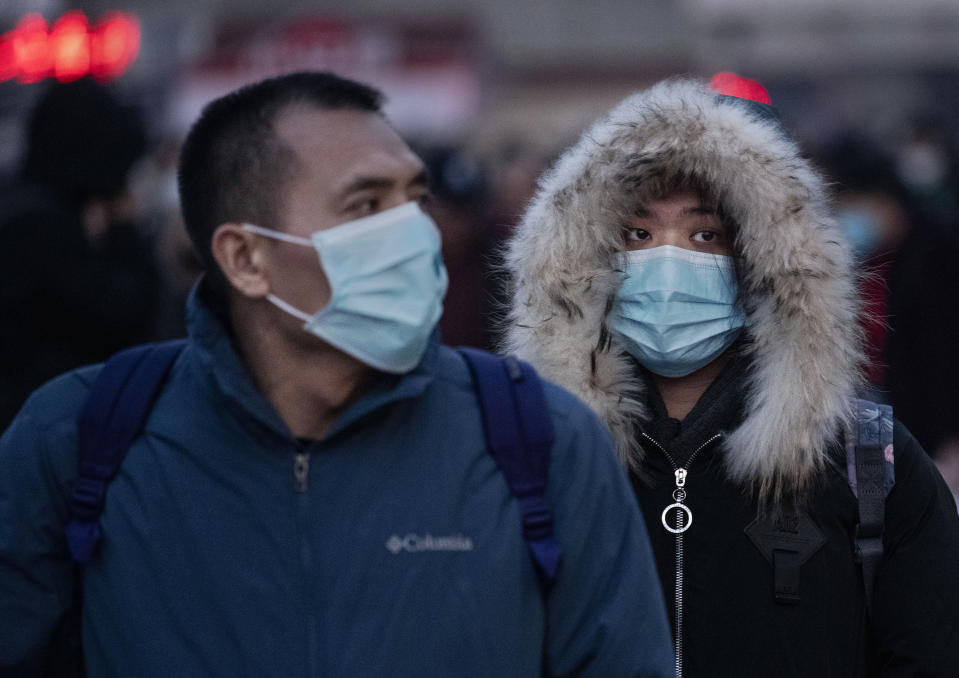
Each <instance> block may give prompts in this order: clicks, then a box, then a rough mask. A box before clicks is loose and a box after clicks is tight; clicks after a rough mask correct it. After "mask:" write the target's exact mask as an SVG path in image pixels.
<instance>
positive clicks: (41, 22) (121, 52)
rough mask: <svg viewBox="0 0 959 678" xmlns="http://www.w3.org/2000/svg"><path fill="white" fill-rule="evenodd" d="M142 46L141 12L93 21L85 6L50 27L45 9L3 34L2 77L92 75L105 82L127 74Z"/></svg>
mask: <svg viewBox="0 0 959 678" xmlns="http://www.w3.org/2000/svg"><path fill="white" fill-rule="evenodd" d="M139 51H140V24H139V22H137V20H136V17H134V16H133V15H131V14H126V13H122V12H113V13H111V14H107V15H105V16H104V17H102V18H101V19H100V21H99V22H98V23H97V24H96V25H95V26H92V27H91V26H90V24H89V22H88V21H87V17H86V16H85V15H84V14H83V13H82V12H79V11H76V10H74V11H70V12H67V13H66V14H64V15H63V16H61V17H60V18H59V19H58V20H57V22H56V23H55V24H54V25H53V28H52V29H49V30H48V29H47V22H46V20H45V19H44V18H43V17H42V16H40V15H39V14H28V15H27V16H25V17H23V18H22V19H21V20H20V23H18V24H17V26H16V28H14V29H13V30H12V31H8V32H7V33H5V34H3V35H2V36H0V81H5V80H12V79H14V78H16V79H17V81H18V82H21V83H31V82H38V81H39V80H43V79H44V78H48V77H55V78H56V79H57V80H59V81H60V82H69V81H70V80H78V79H79V78H82V77H84V76H86V75H92V76H93V77H94V78H96V79H97V80H99V81H101V82H107V81H109V80H114V79H116V78H117V77H119V76H120V75H122V74H123V73H124V72H125V71H126V70H127V69H128V68H129V67H130V65H131V64H132V63H133V62H134V61H135V60H136V58H137V54H138V53H139Z"/></svg>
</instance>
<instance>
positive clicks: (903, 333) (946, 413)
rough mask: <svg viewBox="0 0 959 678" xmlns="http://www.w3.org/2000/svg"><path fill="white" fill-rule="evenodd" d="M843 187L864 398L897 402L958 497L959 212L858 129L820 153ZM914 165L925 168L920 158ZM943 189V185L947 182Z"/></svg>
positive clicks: (840, 197) (842, 215)
mask: <svg viewBox="0 0 959 678" xmlns="http://www.w3.org/2000/svg"><path fill="white" fill-rule="evenodd" d="M820 162H821V163H822V164H823V166H824V169H825V171H826V172H827V174H828V175H829V176H830V178H831V179H834V180H835V181H836V184H837V189H838V190H837V193H836V218H837V220H838V221H839V225H840V227H841V228H842V230H843V232H844V234H845V235H846V237H847V239H848V240H849V242H850V244H851V245H852V247H853V252H854V254H855V256H856V259H857V261H858V263H859V265H860V266H861V267H862V269H863V271H864V274H865V275H864V276H863V281H862V283H861V287H862V298H863V302H864V308H865V313H863V316H862V324H863V330H864V331H865V350H866V357H867V359H868V365H867V368H866V369H867V371H866V378H867V382H868V384H867V387H868V388H867V391H866V397H869V398H871V399H873V400H881V401H883V402H888V403H891V404H892V405H893V407H894V409H895V412H896V416H897V418H898V419H899V420H900V421H902V423H903V424H905V425H906V426H907V427H908V428H909V431H910V432H911V433H912V434H913V435H914V436H915V437H916V439H917V440H918V441H919V442H920V444H921V445H922V447H923V449H925V450H926V451H928V452H929V454H930V455H931V456H932V458H933V460H934V461H935V462H936V464H937V466H938V467H939V470H940V471H941V472H942V474H943V477H944V478H945V480H946V483H947V484H948V485H949V486H950V488H951V489H952V491H953V495H955V496H957V497H959V422H957V420H956V418H955V416H954V414H953V413H954V412H955V411H956V409H957V408H959V361H957V360H956V359H955V351H956V346H957V345H959V316H957V315H956V314H955V313H952V312H950V309H951V308H952V307H953V306H954V305H955V300H956V298H959V270H957V269H956V266H955V262H956V261H957V260H959V214H955V215H954V217H953V219H954V223H955V224H956V225H957V227H956V228H955V229H954V231H955V232H953V233H951V232H950V229H949V228H948V227H946V226H945V224H943V223H942V219H943V218H945V216H946V214H948V210H947V209H946V205H947V202H948V201H946V200H945V199H942V200H939V201H937V202H936V203H935V204H934V205H930V204H929V202H928V200H926V199H924V198H923V197H922V196H921V195H920V194H917V193H916V192H915V191H914V190H912V189H910V188H908V187H906V186H904V185H903V182H902V181H901V180H900V177H899V176H897V173H896V170H895V165H894V162H893V160H892V159H891V158H890V157H887V156H886V154H885V153H883V152H882V151H881V150H880V149H878V148H877V147H875V146H874V145H872V144H870V143H869V142H867V141H866V140H864V139H861V138H858V137H856V136H854V135H850V136H846V137H844V138H841V139H838V140H836V141H835V142H834V143H832V144H831V145H829V146H828V147H827V148H826V149H825V151H824V153H823V154H822V156H821V158H820ZM917 165H920V166H925V165H922V164H921V163H919V162H918V161H917ZM943 190H944V188H943Z"/></svg>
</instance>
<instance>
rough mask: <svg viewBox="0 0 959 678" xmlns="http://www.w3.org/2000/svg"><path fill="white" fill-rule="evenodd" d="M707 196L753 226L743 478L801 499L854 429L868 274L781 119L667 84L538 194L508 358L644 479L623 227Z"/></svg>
mask: <svg viewBox="0 0 959 678" xmlns="http://www.w3.org/2000/svg"><path fill="white" fill-rule="evenodd" d="M676 178H685V179H691V180H693V181H695V182H697V184H698V185H701V186H704V187H706V189H707V190H708V191H710V192H711V193H712V194H713V197H714V198H715V199H717V200H718V201H719V203H720V204H722V206H723V208H724V210H725V211H726V213H727V214H728V215H729V216H730V217H731V218H732V219H733V220H734V221H735V223H736V224H737V226H738V231H737V234H736V239H735V243H734V250H735V252H736V254H737V256H738V257H739V259H740V268H741V273H742V288H741V290H740V295H741V297H740V298H741V301H742V303H743V306H744V308H745V310H746V313H747V324H746V332H747V334H748V335H749V337H750V338H751V342H749V346H750V349H749V350H750V353H751V355H750V358H751V370H750V375H749V378H748V390H747V395H746V417H745V420H744V423H743V424H742V425H741V426H740V427H739V428H737V429H736V430H734V431H732V432H731V433H730V434H729V435H728V437H727V439H726V441H725V445H726V449H727V452H728V454H727V457H726V459H727V471H728V473H729V475H730V477H731V478H733V479H735V480H737V481H740V482H741V483H743V484H744V485H746V486H748V487H750V488H752V489H755V490H757V491H758V492H759V494H760V495H761V496H763V497H765V498H772V499H778V498H779V496H780V494H781V493H782V492H783V491H795V492H801V491H802V490H803V489H804V488H805V486H806V485H807V484H808V482H809V481H810V479H811V477H812V476H813V475H814V474H815V473H816V472H817V471H818V470H819V469H821V468H822V467H823V466H824V464H825V463H826V457H827V448H828V446H829V444H830V443H831V441H832V440H833V438H834V436H835V434H836V432H837V431H839V430H842V429H841V426H843V425H844V424H845V422H846V421H847V420H848V417H849V402H850V399H851V398H852V397H853V395H854V393H855V390H856V387H857V386H858V385H859V383H860V374H861V364H862V351H861V348H860V344H861V340H860V336H859V330H858V322H857V315H858V310H859V304H858V299H857V294H856V281H855V276H854V273H853V270H854V267H853V265H852V260H851V257H850V253H849V251H848V248H847V246H846V245H845V240H844V238H842V237H841V235H840V232H839V230H838V228H837V226H836V224H835V222H834V221H833V219H832V218H831V216H830V214H829V210H828V205H827V194H826V190H825V187H824V185H823V182H822V180H821V179H820V178H819V176H818V175H817V174H816V172H815V171H814V170H813V169H812V168H811V166H810V165H809V164H808V163H807V162H806V161H805V160H804V159H803V158H801V157H800V155H799V151H798V149H797V148H796V146H795V144H794V143H793V142H792V141H791V140H789V139H788V138H787V137H786V136H785V135H784V134H783V132H782V130H781V129H780V128H779V127H778V126H777V125H776V123H775V122H773V121H768V120H761V119H759V118H758V117H756V116H755V115H754V114H752V113H751V112H750V111H749V109H748V107H747V106H745V105H740V104H739V103H736V102H729V101H719V100H717V98H716V96H715V94H714V93H713V92H710V91H709V90H708V89H707V88H706V87H705V85H703V84H702V83H699V82H694V81H688V80H674V81H666V82H663V83H660V84H658V85H656V86H654V87H653V88H651V89H649V90H647V91H645V92H642V93H639V94H636V95H633V96H631V97H629V98H628V99H626V100H625V101H623V102H622V103H621V104H620V105H619V106H618V107H617V108H615V109H614V110H613V111H612V112H611V113H610V114H609V115H608V116H607V117H606V118H605V119H603V120H601V121H599V122H598V123H596V124H595V125H594V126H593V127H592V129H590V130H589V131H588V132H586V133H585V134H584V135H583V137H582V138H581V139H580V141H579V142H578V143H577V144H576V145H575V146H574V147H573V148H571V149H570V150H569V151H567V152H566V153H565V154H564V155H563V157H562V158H560V160H559V161H558V162H557V164H556V165H555V166H554V167H553V168H552V169H551V170H550V171H549V172H547V173H546V174H545V175H544V176H543V177H542V178H541V179H540V183H539V189H538V192H537V194H536V196H535V197H534V199H533V201H532V203H531V205H530V207H529V209H528V211H527V213H526V215H525V216H524V218H523V220H522V222H521V223H520V224H519V226H518V227H517V230H516V232H515V234H514V236H513V238H512V239H511V241H510V242H509V243H508V245H507V249H506V257H505V263H506V267H507V268H508V269H509V271H510V274H511V285H512V290H511V291H512V299H513V301H512V304H513V305H512V307H511V309H510V314H509V318H508V324H509V327H508V330H507V333H506V336H505V342H504V347H503V348H504V349H505V350H507V351H510V352H513V353H516V354H517V355H518V356H519V357H521V358H523V359H524V360H528V361H529V362H531V363H532V364H533V365H535V366H536V368H537V369H538V370H539V371H540V372H541V373H542V374H543V375H544V376H545V377H547V378H549V379H551V380H553V381H555V382H556V383H558V384H560V385H561V386H563V387H565V388H567V389H568V390H570V391H572V392H573V393H575V394H577V395H578V396H579V397H580V398H581V399H583V400H584V401H585V402H586V403H587V404H588V405H589V406H590V407H591V408H592V409H593V410H594V411H595V412H596V413H597V414H598V415H599V416H600V417H601V418H602V419H603V420H605V422H606V423H607V425H608V426H609V427H610V429H611V430H612V432H613V434H614V437H615V439H616V442H617V446H618V448H619V452H620V456H621V458H622V460H623V461H624V462H625V463H626V464H628V465H629V466H631V467H632V468H633V469H634V470H639V468H640V464H641V462H642V458H643V450H642V448H641V446H640V444H639V441H638V435H637V434H638V431H637V427H638V425H639V423H640V421H641V420H642V419H643V418H644V416H645V412H644V406H643V404H642V403H641V401H640V399H639V396H640V394H641V392H642V389H643V384H642V382H641V381H640V380H639V379H638V378H637V377H636V375H635V370H634V369H633V366H632V359H631V358H630V357H629V356H628V355H627V354H626V353H625V351H624V350H623V348H622V347H621V346H620V345H619V342H618V340H617V339H616V338H615V337H614V336H612V335H611V334H610V332H609V330H608V329H607V324H606V320H607V316H608V314H609V312H610V310H611V308H612V301H613V298H614V295H615V293H616V290H617V288H618V286H619V284H620V281H621V275H622V274H621V271H620V270H619V266H618V262H619V260H620V251H621V249H622V225H623V224H624V223H626V222H627V220H628V216H629V215H630V214H632V211H633V209H634V208H635V205H636V204H637V203H638V202H640V201H642V200H643V199H644V196H651V195H657V194H658V192H659V191H660V190H661V189H662V187H663V186H664V185H667V183H668V182H670V181H671V180H673V179H676Z"/></svg>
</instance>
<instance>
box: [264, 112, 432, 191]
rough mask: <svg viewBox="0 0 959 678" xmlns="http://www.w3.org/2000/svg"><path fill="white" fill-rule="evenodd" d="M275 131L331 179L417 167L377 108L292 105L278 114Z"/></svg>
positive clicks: (342, 181)
mask: <svg viewBox="0 0 959 678" xmlns="http://www.w3.org/2000/svg"><path fill="white" fill-rule="evenodd" d="M276 133H277V135H278V136H279V137H280V138H281V139H282V140H283V142H284V143H285V144H286V145H287V146H288V147H289V148H291V149H292V150H293V151H294V152H295V153H296V155H297V157H298V159H299V161H300V163H301V164H302V165H304V166H306V167H308V168H310V169H311V170H312V171H314V172H316V173H319V174H324V175H327V177H326V178H327V179H328V180H329V182H330V184H336V185H340V184H346V183H348V182H349V181H351V180H352V178H353V177H355V176H359V175H375V174H379V173H386V174H391V173H394V172H397V171H403V172H413V173H416V172H418V171H419V169H420V168H421V166H422V163H421V162H420V160H419V158H417V157H416V155H415V154H414V153H413V152H412V151H411V150H410V148H409V146H408V145H407V144H406V142H405V141H403V139H402V138H401V137H400V136H399V134H397V133H396V131H395V130H394V129H393V128H392V127H391V126H390V124H389V123H388V122H387V121H386V119H385V118H384V117H383V116H382V115H381V114H379V113H375V112H371V111H358V110H352V109H349V110H346V109H344V110H324V109H318V108H312V107H305V106H302V107H296V108H293V109H291V110H289V111H286V112H284V113H283V114H281V115H280V116H279V117H278V118H277V121H276Z"/></svg>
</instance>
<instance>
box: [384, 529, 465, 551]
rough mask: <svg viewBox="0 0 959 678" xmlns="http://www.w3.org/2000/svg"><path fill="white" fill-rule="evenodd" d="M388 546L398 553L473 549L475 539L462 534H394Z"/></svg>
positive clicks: (390, 549)
mask: <svg viewBox="0 0 959 678" xmlns="http://www.w3.org/2000/svg"><path fill="white" fill-rule="evenodd" d="M386 548H387V549H388V550H389V552H390V553H392V554H394V555H396V554H397V553H399V552H400V551H406V552H407V553H421V552H423V551H472V550H473V540H472V539H470V538H469V537H464V536H463V535H461V534H454V535H451V536H449V537H434V536H433V535H431V534H427V535H424V536H421V535H418V534H408V535H406V536H405V537H400V536H398V535H395V534H394V535H393V536H392V537H390V538H389V539H387V540H386Z"/></svg>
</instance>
